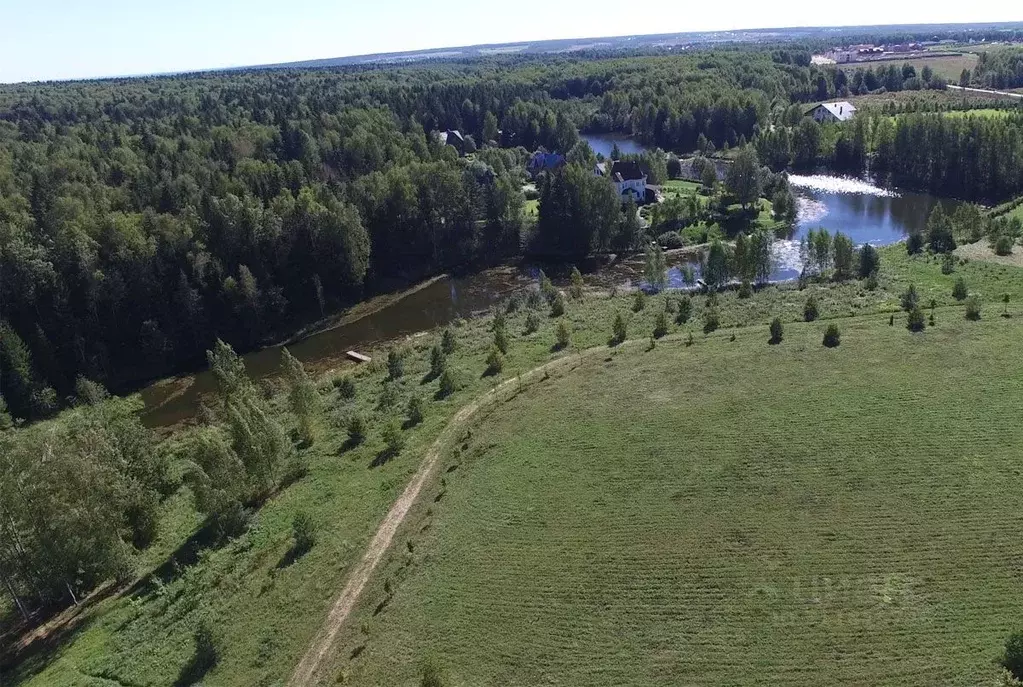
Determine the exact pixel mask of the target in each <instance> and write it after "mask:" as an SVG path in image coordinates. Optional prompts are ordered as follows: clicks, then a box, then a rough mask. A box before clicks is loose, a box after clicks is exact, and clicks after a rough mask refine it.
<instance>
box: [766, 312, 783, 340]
mask: <svg viewBox="0 0 1023 687" xmlns="http://www.w3.org/2000/svg"><path fill="white" fill-rule="evenodd" d="M784 335H785V329H784V327H782V325H781V318H779V317H776V318H774V319H773V320H771V338H770V340H769V341H770V343H772V344H779V343H781V340H782V337H784Z"/></svg>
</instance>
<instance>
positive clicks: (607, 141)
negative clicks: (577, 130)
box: [579, 134, 650, 158]
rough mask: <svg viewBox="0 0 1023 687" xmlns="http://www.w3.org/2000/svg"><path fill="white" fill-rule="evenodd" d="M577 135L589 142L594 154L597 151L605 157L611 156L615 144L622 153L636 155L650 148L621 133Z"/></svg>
mask: <svg viewBox="0 0 1023 687" xmlns="http://www.w3.org/2000/svg"><path fill="white" fill-rule="evenodd" d="M579 137H580V138H581V139H583V140H584V141H586V142H587V143H589V144H590V148H592V149H593V152H594V153H595V154H596V153H599V154H600V155H603V156H604V157H605V158H610V157H611V150H612V149H613V148H614V147H615V144H617V145H618V150H620V151H622V153H623V154H624V155H638V154H640V153H645V152H646V151H647V150H650V148H648V147H647V146H645V145H643V144H642V143H640V142H639V141H637V140H635V139H633V138H630V137H628V136H623V135H622V134H580V135H579Z"/></svg>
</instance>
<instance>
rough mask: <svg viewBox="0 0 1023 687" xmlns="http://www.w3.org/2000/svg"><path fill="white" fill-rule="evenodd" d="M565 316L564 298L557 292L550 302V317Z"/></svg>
mask: <svg viewBox="0 0 1023 687" xmlns="http://www.w3.org/2000/svg"><path fill="white" fill-rule="evenodd" d="M564 314H565V297H564V296H563V295H561V292H560V291H558V292H557V295H555V296H554V300H553V301H551V317H561V316H562V315H564Z"/></svg>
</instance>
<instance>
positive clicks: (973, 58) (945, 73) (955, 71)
mask: <svg viewBox="0 0 1023 687" xmlns="http://www.w3.org/2000/svg"><path fill="white" fill-rule="evenodd" d="M978 59H979V58H978V56H977V55H976V54H974V53H963V54H961V55H947V56H941V57H937V56H936V57H907V58H906V59H901V58H899V57H894V58H891V59H884V60H871V61H867V62H853V63H847V64H843V65H840V66H841V67H842V68H843V69H845V70H846V71H847V72H854V71H856V70H857V69H871V68H872V69H875V70H876V69H877V68H878V67H879V66H880V67H883V68H887V67H888V65H891V64H894V65H895V66H897V67H899V68H900V69H901V68H902V65H904V64H911V65H913V66H914V67H915V68H916V72H917V74H919V73H920V72H921V70H923V68H924V67H930V68H931V70H932V71H933V72H934V73H935V74H936V75H938V76H941V77H944V78H945V79H946V80H947V81H949V82H951V83H959V76H960V75H961V74H962V72H963V70H964V69H969V70H971V71H972V70H973V68H974V67H976V66H977V60H978Z"/></svg>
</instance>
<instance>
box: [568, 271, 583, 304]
mask: <svg viewBox="0 0 1023 687" xmlns="http://www.w3.org/2000/svg"><path fill="white" fill-rule="evenodd" d="M569 293H570V295H571V296H572V298H574V299H575V300H581V299H582V297H583V275H582V273H581V272H580V271H579V268H578V267H575V266H573V267H572V286H571V287H570V290H569Z"/></svg>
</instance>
